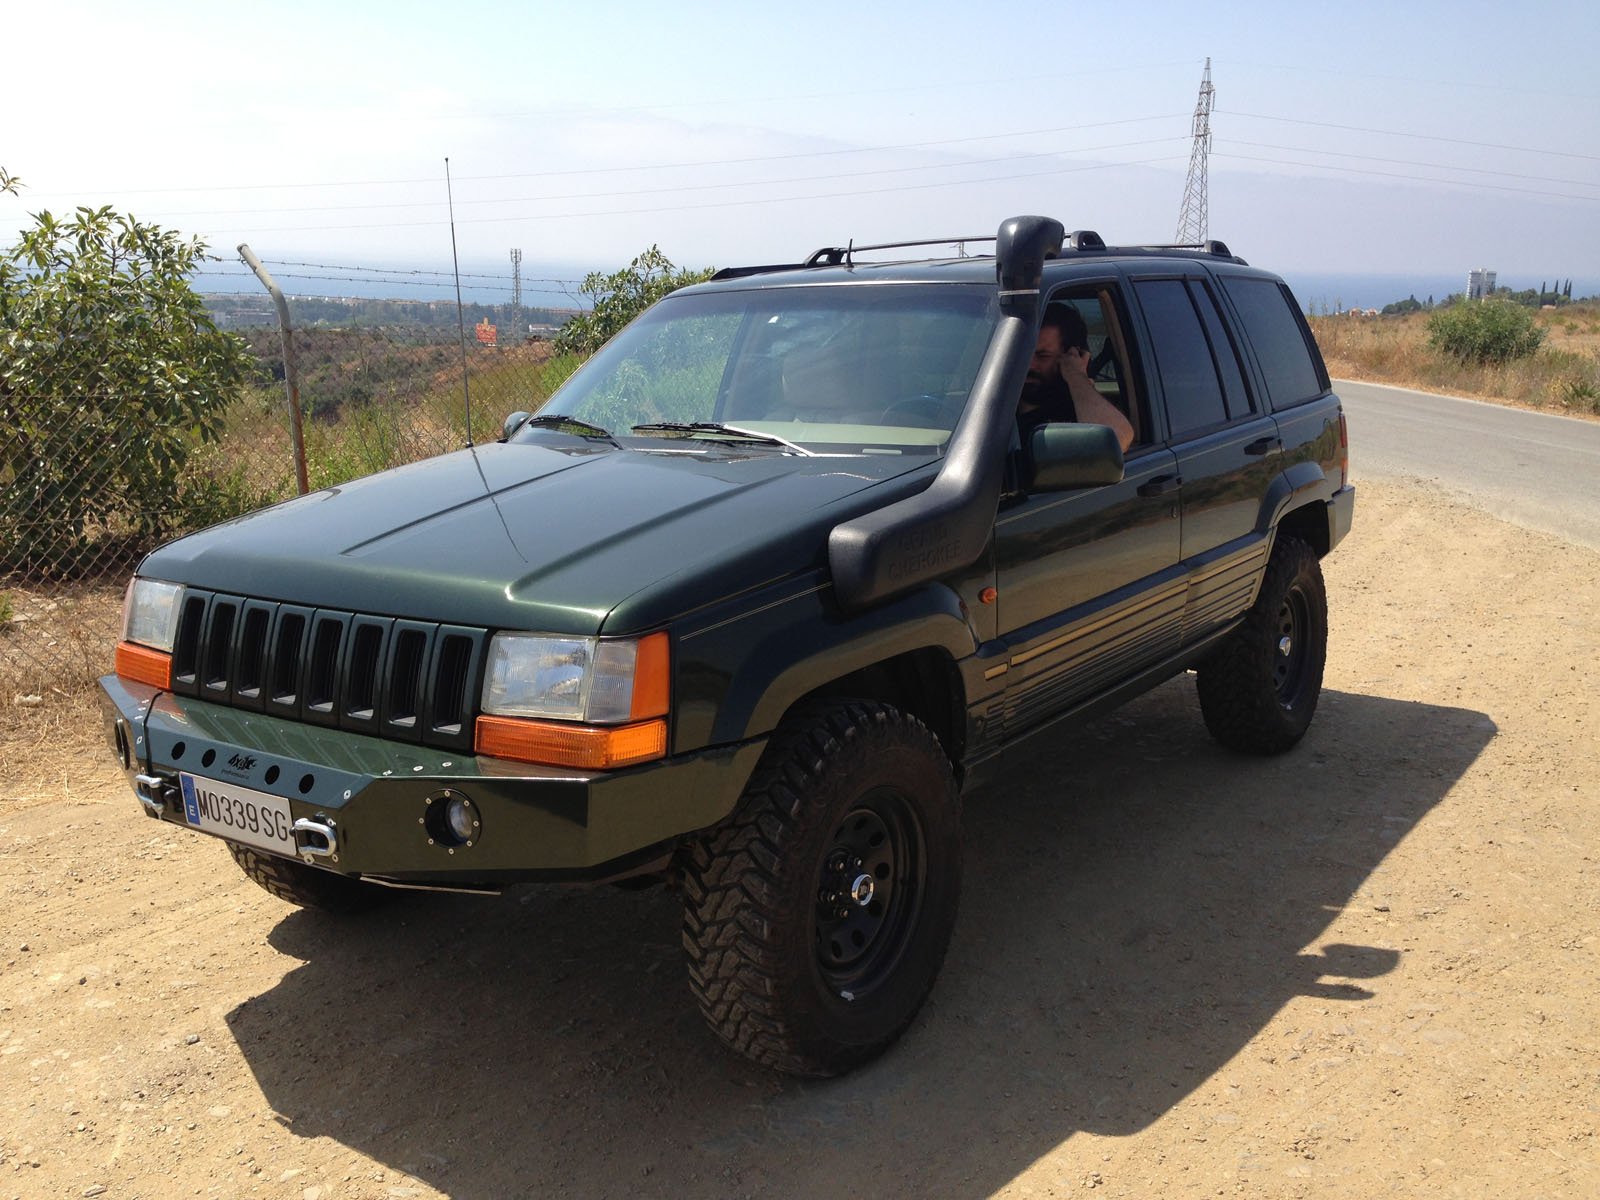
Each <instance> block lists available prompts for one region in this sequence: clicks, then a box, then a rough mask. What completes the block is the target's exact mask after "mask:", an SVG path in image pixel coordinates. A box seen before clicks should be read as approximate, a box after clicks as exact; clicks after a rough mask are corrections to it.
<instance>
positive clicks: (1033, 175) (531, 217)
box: [196, 155, 1177, 237]
mask: <svg viewBox="0 0 1600 1200" xmlns="http://www.w3.org/2000/svg"><path fill="white" fill-rule="evenodd" d="M1173 161H1177V159H1176V156H1174V155H1160V156H1158V157H1155V158H1143V159H1132V160H1130V161H1128V162H1118V163H1087V164H1085V165H1082V166H1077V167H1054V168H1051V169H1050V170H1048V171H1024V172H1020V173H1016V174H1011V175H987V176H984V177H983V178H981V179H947V180H939V181H937V182H934V183H907V184H898V185H891V186H889V187H882V188H875V189H872V190H871V191H870V192H869V191H862V190H854V191H842V192H818V193H813V194H810V195H804V196H766V197H756V198H751V199H745V200H712V201H706V202H704V203H700V204H655V205H651V206H649V207H648V208H619V209H606V210H604V211H601V212H595V211H592V210H588V209H584V210H579V211H576V212H560V213H524V214H520V215H518V216H513V217H468V218H466V219H465V220H463V221H460V222H458V224H462V225H501V224H505V223H506V222H509V221H553V220H568V219H571V218H576V217H621V216H633V215H637V214H648V213H660V212H687V211H693V210H696V209H712V208H744V207H749V206H752V205H761V204H791V203H799V202H803V201H810V200H837V199H848V198H851V197H855V196H866V195H879V194H881V193H883V192H915V191H927V190H929V189H932V188H946V187H969V186H972V185H973V184H980V185H981V184H990V183H1007V182H1011V181H1014V180H1018V179H1037V178H1040V177H1042V176H1046V175H1070V174H1076V173H1077V172H1080V171H1105V170H1111V169H1114V168H1118V167H1140V166H1150V165H1152V164H1155V163H1165V162H1173ZM440 223H441V222H439V221H387V222H371V221H363V222H362V223H361V224H359V225H278V226H270V227H267V228H258V229H256V230H255V232H257V233H320V232H325V231H338V230H344V229H416V228H421V227H431V226H436V225H439V224H440ZM217 232H218V231H216V230H210V231H206V230H202V231H199V232H198V233H197V234H196V236H199V237H212V236H216V235H217ZM224 232H225V231H224Z"/></svg>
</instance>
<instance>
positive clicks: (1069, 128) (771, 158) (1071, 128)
mask: <svg viewBox="0 0 1600 1200" xmlns="http://www.w3.org/2000/svg"><path fill="white" fill-rule="evenodd" d="M1182 115H1183V114H1182V113H1163V114H1161V115H1159V116H1151V117H1125V118H1122V119H1121V120H1116V121H1092V122H1089V123H1088V124H1084V125H1056V126H1052V127H1050V128H1047V129H1019V130H1014V131H1012V132H1010V133H980V134H973V135H971V136H969V137H958V138H935V139H932V140H929V141H922V142H899V143H894V144H890V145H884V146H853V147H847V148H844V149H836V150H805V151H796V152H794V153H790V154H761V155H751V156H748V157H744V158H707V159H698V160H685V161H681V162H667V163H639V164H635V165H632V166H622V167H579V168H572V169H569V170H559V171H521V172H514V173H509V174H500V175H463V176H461V179H462V180H463V181H471V182H491V181H496V180H505V179H551V178H557V177H561V176H567V175H610V174H617V173H619V172H627V171H675V170H681V169H689V168H699V167H728V166H743V165H746V164H750V163H770V162H787V161H791V160H794V159H801V158H831V157H836V156H838V155H843V154H882V153H887V152H890V151H895V150H925V149H927V148H929V147H932V146H958V145H964V144H966V143H969V142H993V141H1002V140H1004V139H1005V138H1019V137H1041V136H1043V135H1045V134H1056V133H1078V132H1081V131H1083V130H1086V129H1106V128H1110V127H1112V126H1116V125H1138V124H1143V123H1147V122H1150V121H1171V120H1175V119H1177V118H1178V117H1181V116H1182ZM438 182H439V181H438V179H435V178H432V177H429V178H423V179H351V180H343V181H339V180H331V181H323V182H320V183H283V182H272V183H234V184H208V185H205V186H199V187H181V188H170V187H169V188H87V187H85V188H78V189H77V190H76V191H75V192H40V193H35V197H36V198H38V199H46V200H47V199H50V198H51V197H59V196H73V195H78V194H81V193H83V192H88V191H101V192H109V191H115V192H117V193H119V194H120V195H124V196H139V195H153V194H154V195H159V194H177V193H185V192H247V191H269V190H275V189H285V188H339V187H401V186H406V185H411V184H437V183H438Z"/></svg>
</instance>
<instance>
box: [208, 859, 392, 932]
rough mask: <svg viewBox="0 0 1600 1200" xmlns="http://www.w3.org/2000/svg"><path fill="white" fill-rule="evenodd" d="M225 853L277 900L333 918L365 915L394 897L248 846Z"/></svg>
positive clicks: (375, 886)
mask: <svg viewBox="0 0 1600 1200" xmlns="http://www.w3.org/2000/svg"><path fill="white" fill-rule="evenodd" d="M227 845H228V853H229V854H231V855H233V861H234V862H236V863H238V864H239V869H240V870H241V871H243V872H244V873H245V874H246V875H248V876H249V877H250V878H251V880H253V881H254V882H255V883H256V884H257V885H259V886H260V887H262V888H265V889H266V890H267V891H269V892H271V893H272V894H273V895H274V896H276V897H277V898H278V899H279V900H287V901H288V902H289V903H290V904H298V905H299V906H300V907H301V908H314V909H316V910H317V911H318V912H325V913H332V914H335V915H341V916H342V915H348V914H351V913H359V912H366V911H367V910H368V909H369V908H376V907H377V906H378V905H380V904H382V903H384V902H385V901H386V900H388V899H390V898H391V897H392V896H393V894H394V893H393V892H391V891H390V890H389V889H388V888H386V887H384V886H383V885H381V884H377V883H366V882H364V881H362V880H360V879H351V878H349V877H348V876H345V875H340V874H338V873H336V872H334V871H324V870H322V869H321V868H320V867H310V866H307V865H306V864H305V863H301V862H296V861H294V859H292V858H280V857H279V856H278V855H276V854H263V853H262V852H261V851H259V850H252V849H251V848H250V847H249V846H241V845H239V844H238V843H237V842H229V843H228V844H227Z"/></svg>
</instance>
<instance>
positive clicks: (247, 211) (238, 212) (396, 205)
mask: <svg viewBox="0 0 1600 1200" xmlns="http://www.w3.org/2000/svg"><path fill="white" fill-rule="evenodd" d="M1179 140H1181V139H1180V138H1176V137H1162V138H1145V139H1143V140H1141V141H1137V142H1115V143H1112V144H1110V145H1106V146H1084V147H1081V148H1077V149H1071V150H1042V151H1035V152H1033V153H1031V154H1007V155H1001V156H999V157H995V158H971V159H959V160H956V161H953V162H943V163H921V164H918V165H916V166H908V167H874V168H871V169H869V170H865V171H840V172H835V173H834V174H830V175H794V176H790V177H788V178H779V179H748V180H736V181H733V182H726V183H687V184H677V185H674V186H671V187H646V188H625V189H623V190H621V191H614V192H564V193H556V194H554V195H545V196H504V197H500V198H497V199H489V200H463V201H462V202H461V206H462V207H463V208H466V207H467V206H469V205H471V206H473V207H477V208H481V207H483V206H485V205H490V204H543V203H548V202H550V201H555V200H614V199H616V198H618V197H627V196H659V195H664V194H672V193H680V192H711V191H723V190H726V189H729V188H744V187H751V188H754V187H782V186H786V185H789V184H796V183H825V182H828V181H830V180H835V179H864V178H868V177H870V176H875V175H904V174H909V173H911V172H914V171H942V170H947V169H948V170H954V169H956V168H958V167H985V166H993V165H994V164H995V163H1006V162H1026V161H1028V160H1029V159H1037V158H1058V157H1061V156H1063V155H1067V154H1098V153H1100V152H1101V151H1104V150H1127V149H1132V148H1136V147H1140V146H1155V145H1160V144H1161V143H1162V142H1173V141H1179ZM438 207H439V203H438V201H436V200H423V201H394V202H391V203H383V204H333V205H313V206H310V207H306V208H224V209H208V210H196V211H192V212H171V211H162V212H159V213H158V215H159V216H161V217H162V218H163V219H169V220H170V219H171V218H174V217H237V216H251V215H254V214H256V213H318V212H366V211H375V210H384V209H402V208H424V209H426V208H438Z"/></svg>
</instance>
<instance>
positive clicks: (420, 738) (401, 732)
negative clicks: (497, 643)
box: [172, 588, 487, 750]
mask: <svg viewBox="0 0 1600 1200" xmlns="http://www.w3.org/2000/svg"><path fill="white" fill-rule="evenodd" d="M486 637H487V634H486V632H485V631H484V630H482V629H474V628H471V627H468V626H463V625H436V624H432V623H430V622H426V621H403V620H398V619H396V618H394V617H378V616H370V615H367V614H365V613H351V612H341V611H339V610H336V609H331V608H306V607H304V606H301V605H296V604H276V603H273V602H272V601H270V600H254V599H250V598H249V597H245V596H230V595H227V594H225V593H222V592H205V591H200V590H198V589H195V588H189V589H187V590H186V591H185V592H184V594H183V606H182V609H181V611H180V612H179V614H178V634H177V638H176V640H175V642H174V644H173V652H172V690H173V691H175V692H178V693H180V694H182V695H186V696H199V697H201V698H203V699H206V700H211V701H214V702H216V703H218V704H228V705H232V706H233V707H235V708H247V709H253V710H255V711H257V712H265V713H270V714H271V715H273V716H278V717H287V718H289V719H290V720H295V721H305V722H308V723H310V724H313V725H326V726H329V727H331V728H336V729H349V730H352V731H355V732H358V733H370V734H374V735H376V736H378V737H388V738H397V739H400V740H402V741H408V742H422V743H424V744H426V745H429V746H441V747H445V748H447V749H451V750H470V749H471V748H472V720H473V716H474V715H475V713H476V711H477V701H478V688H479V683H480V680H481V676H482V671H483V655H484V642H485V638H486Z"/></svg>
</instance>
